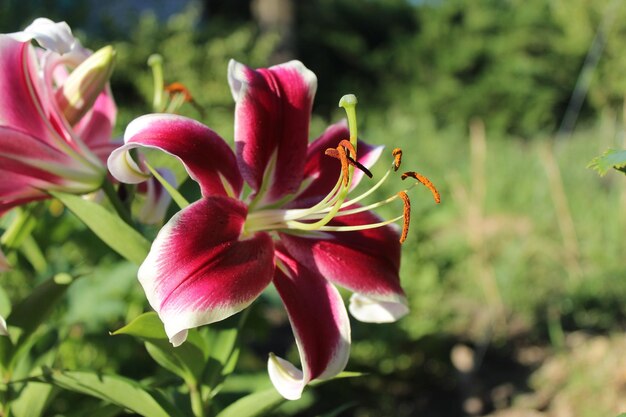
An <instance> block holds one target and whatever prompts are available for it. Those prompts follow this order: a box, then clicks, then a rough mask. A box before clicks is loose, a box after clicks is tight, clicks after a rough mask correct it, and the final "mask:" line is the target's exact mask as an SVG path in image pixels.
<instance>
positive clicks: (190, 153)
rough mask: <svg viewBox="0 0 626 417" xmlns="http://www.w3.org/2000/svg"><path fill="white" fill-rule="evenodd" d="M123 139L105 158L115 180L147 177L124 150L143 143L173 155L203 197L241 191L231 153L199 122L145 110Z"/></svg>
mask: <svg viewBox="0 0 626 417" xmlns="http://www.w3.org/2000/svg"><path fill="white" fill-rule="evenodd" d="M124 142H125V145H124V146H121V147H120V148H118V149H116V150H114V151H113V152H112V153H111V156H110V157H109V160H108V166H109V170H110V172H111V174H112V175H113V176H114V177H115V178H117V179H118V180H119V181H122V182H125V183H130V184H137V183H140V182H143V181H145V180H147V179H148V178H149V177H150V174H149V173H148V172H146V171H145V170H143V169H141V168H140V167H139V166H138V165H137V164H136V163H135V161H134V160H133V159H132V157H131V156H130V154H129V152H128V151H130V150H131V149H133V148H138V147H147V148H155V149H160V150H162V151H164V152H166V153H168V154H170V155H173V156H175V157H177V158H178V159H179V160H180V161H181V162H182V163H183V164H184V166H185V169H186V170H187V172H188V173H189V176H190V177H191V178H193V179H194V180H195V181H196V182H198V183H199V184H200V188H201V190H202V195H203V196H205V197H207V196H211V195H224V196H230V197H237V196H239V194H240V193H241V189H242V186H243V179H242V178H241V175H240V174H239V170H238V169H237V161H236V159H235V155H234V154H233V152H232V150H231V149H230V148H229V147H228V145H227V144H226V142H224V140H223V139H222V138H221V137H220V136H219V135H218V134H217V133H215V132H214V131H212V130H211V129H209V128H208V127H206V126H205V125H203V124H202V123H200V122H197V121H195V120H193V119H189V118H187V117H183V116H176V115H172V114H148V115H145V116H141V117H139V118H137V119H135V120H133V121H132V122H131V123H130V124H129V125H128V127H127V128H126V132H125V133H124Z"/></svg>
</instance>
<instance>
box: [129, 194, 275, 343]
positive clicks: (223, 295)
mask: <svg viewBox="0 0 626 417" xmlns="http://www.w3.org/2000/svg"><path fill="white" fill-rule="evenodd" d="M246 215H247V208H246V206H245V205H244V204H243V203H241V202H240V201H238V200H235V199H232V198H229V197H222V196H215V197H209V198H203V199H201V200H199V201H197V202H195V203H193V204H191V205H189V206H188V207H187V208H185V209H184V210H181V211H180V212H179V213H178V214H176V215H175V216H174V217H172V218H171V219H170V221H169V222H168V223H167V224H166V225H165V226H164V227H163V228H162V229H161V231H160V232H159V234H158V236H157V238H156V239H155V241H154V243H153V244H152V248H151V250H150V253H149V254H148V257H147V258H146V260H145V261H144V263H143V264H142V265H141V267H140V268H139V273H138V277H139V281H140V282H141V285H142V286H143V288H144V291H145V293H146V296H147V298H148V301H149V302H150V305H151V306H152V308H154V310H156V312H157V313H158V314H159V317H160V318H161V320H162V321H163V323H164V325H165V331H166V333H167V335H168V337H169V338H170V341H171V342H172V344H173V345H174V346H178V345H180V344H181V343H182V342H184V341H185V339H186V337H187V330H188V329H190V328H194V327H198V326H201V325H204V324H208V323H213V322H215V321H219V320H222V319H224V318H226V317H229V316H231V315H233V314H235V313H237V312H239V311H241V310H242V309H244V308H245V307H247V306H248V305H249V304H250V303H252V301H254V300H255V299H256V298H257V297H258V295H259V294H260V293H261V292H262V291H263V289H265V287H266V286H267V285H268V284H269V283H270V282H271V280H272V275H273V273H274V262H273V249H274V245H273V243H272V240H271V238H270V236H269V235H268V234H266V233H257V234H255V235H253V236H247V237H245V239H242V236H241V232H242V229H243V225H244V222H245V218H246Z"/></svg>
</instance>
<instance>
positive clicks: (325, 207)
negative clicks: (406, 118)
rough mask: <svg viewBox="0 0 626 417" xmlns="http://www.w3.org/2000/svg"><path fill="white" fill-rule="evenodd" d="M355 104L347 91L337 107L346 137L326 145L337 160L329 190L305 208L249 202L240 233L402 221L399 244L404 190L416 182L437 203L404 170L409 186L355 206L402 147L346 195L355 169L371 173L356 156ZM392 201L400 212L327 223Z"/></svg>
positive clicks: (406, 204)
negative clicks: (363, 186)
mask: <svg viewBox="0 0 626 417" xmlns="http://www.w3.org/2000/svg"><path fill="white" fill-rule="evenodd" d="M356 104H357V99H356V96H354V95H353V94H348V95H345V96H343V97H342V98H341V100H340V101H339V107H343V108H344V110H345V111H346V115H347V118H348V128H349V131H350V138H349V139H343V140H341V141H339V143H338V145H337V147H336V148H328V149H326V151H325V152H324V154H325V155H326V156H328V157H331V158H335V159H338V160H339V162H340V163H341V170H340V173H339V177H338V179H337V183H336V184H335V186H334V187H333V188H332V190H331V191H330V192H329V193H328V194H327V195H326V196H325V197H324V198H322V199H321V201H319V202H318V203H317V204H314V205H313V206H311V207H309V208H286V209H280V208H257V207H255V206H254V205H251V206H250V207H249V209H250V211H249V213H248V217H247V219H246V222H245V225H244V234H252V233H254V232H258V231H283V232H288V233H306V232H314V231H320V232H349V231H357V230H366V229H373V228H377V227H383V226H386V225H389V224H391V223H396V222H399V221H402V224H403V226H402V232H401V234H400V238H399V240H400V243H403V242H404V241H405V240H406V238H407V235H408V231H409V223H410V219H411V201H410V200H409V196H408V194H407V193H408V191H409V190H411V189H412V188H413V187H415V186H416V185H417V184H421V185H424V186H425V187H426V188H428V189H429V190H430V191H431V193H432V194H433V198H434V200H435V202H436V203H440V202H441V196H440V194H439V191H438V190H437V188H436V187H435V185H434V184H433V183H432V182H431V181H430V180H429V179H428V178H427V177H425V176H424V175H422V174H419V173H417V172H414V171H408V172H405V173H403V174H402V175H401V179H402V180H404V179H406V178H412V179H414V180H416V182H414V183H413V184H411V185H410V186H409V187H406V188H405V189H403V190H401V191H399V192H397V193H395V194H393V195H391V196H389V197H388V198H386V199H383V200H381V201H377V202H375V203H371V204H367V205H363V206H360V205H357V203H358V202H360V201H362V200H364V199H365V198H367V197H369V196H370V195H371V194H373V193H374V192H375V191H376V190H377V189H378V188H380V187H381V186H382V185H383V184H384V183H385V182H386V181H387V179H389V178H390V176H391V175H392V174H393V173H395V172H396V171H398V169H399V168H400V165H401V162H402V150H401V149H400V148H395V149H394V150H393V151H392V156H393V161H392V163H391V166H390V167H389V169H388V170H387V172H386V173H385V174H384V175H383V176H382V177H381V179H380V180H378V182H376V183H375V184H374V185H373V186H372V187H370V188H369V189H368V190H366V191H365V192H363V193H362V194H360V195H358V196H356V197H354V198H348V197H349V194H350V191H351V189H352V182H353V177H354V170H355V169H358V170H360V171H362V172H363V174H365V175H367V176H368V177H370V178H372V173H371V172H370V171H369V170H368V169H367V167H365V166H364V165H362V164H361V163H360V162H358V159H357V124H356ZM308 185H309V184H308V183H305V184H303V185H302V187H301V189H300V191H303V190H304V189H305V188H306V187H307V186H308ZM297 194H298V193H296V194H295V195H297ZM396 200H401V201H402V203H403V209H402V214H400V215H398V216H396V217H393V218H391V219H387V220H381V221H379V222H373V223H366V224H358V225H333V224H330V222H331V221H332V220H333V219H335V218H340V217H342V216H348V215H352V214H357V213H362V212H366V211H369V210H373V209H377V208H379V207H383V206H386V205H388V204H391V203H393V202H394V201H396Z"/></svg>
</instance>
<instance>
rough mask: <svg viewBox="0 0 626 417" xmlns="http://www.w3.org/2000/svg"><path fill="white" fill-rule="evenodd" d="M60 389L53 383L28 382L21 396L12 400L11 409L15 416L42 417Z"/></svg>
mask: <svg viewBox="0 0 626 417" xmlns="http://www.w3.org/2000/svg"><path fill="white" fill-rule="evenodd" d="M57 391H58V388H55V387H54V386H53V385H50V384H44V383H41V382H29V383H28V384H26V386H25V387H24V389H23V390H22V392H21V393H20V396H19V397H18V398H17V399H15V400H13V401H11V411H12V414H11V415H13V416H15V417H40V416H42V415H43V413H44V411H45V410H46V406H47V405H48V402H49V401H50V399H51V398H52V397H53V396H54V394H55V393H56V392H57Z"/></svg>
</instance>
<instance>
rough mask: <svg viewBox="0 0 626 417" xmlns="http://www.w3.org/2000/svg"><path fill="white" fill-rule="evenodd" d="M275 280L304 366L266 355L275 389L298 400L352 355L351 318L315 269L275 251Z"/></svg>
mask: <svg viewBox="0 0 626 417" xmlns="http://www.w3.org/2000/svg"><path fill="white" fill-rule="evenodd" d="M277 257H278V260H279V261H278V262H279V265H280V267H277V268H276V272H275V275H274V285H275V287H276V289H277V290H278V293H279V294H280V297H281V299H282V301H283V303H284V305H285V308H286V309H287V314H288V315H289V321H290V322H291V327H292V329H293V332H294V336H295V338H296V344H297V345H298V351H299V352H300V359H301V362H302V368H303V371H300V370H299V369H297V368H296V367H295V366H293V365H292V364H291V363H289V362H287V361H286V360H284V359H282V358H279V357H276V356H274V355H273V354H270V358H269V360H268V363H267V366H268V372H269V375H270V379H271V380H272V383H273V384H274V386H275V387H276V389H277V390H278V392H279V393H280V394H281V395H282V396H283V397H285V398H287V399H288V400H297V399H298V398H300V397H301V395H302V390H303V389H304V387H305V386H306V385H307V384H308V383H309V382H310V381H312V380H314V379H327V378H331V377H333V376H335V375H337V374H338V373H340V372H341V371H343V370H344V368H345V367H346V364H347V363H348V357H349V355H350V321H349V319H348V313H347V312H346V308H345V306H344V304H343V300H342V299H341V295H340V294H339V292H338V291H337V289H336V288H335V287H334V286H333V285H332V284H331V283H329V282H328V281H326V280H325V279H324V278H323V277H322V276H321V275H319V274H318V273H316V272H314V271H311V270H309V269H307V268H305V267H304V266H303V265H299V264H298V263H297V262H296V261H295V260H294V259H293V258H291V257H290V256H289V255H287V253H286V252H284V251H277Z"/></svg>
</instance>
